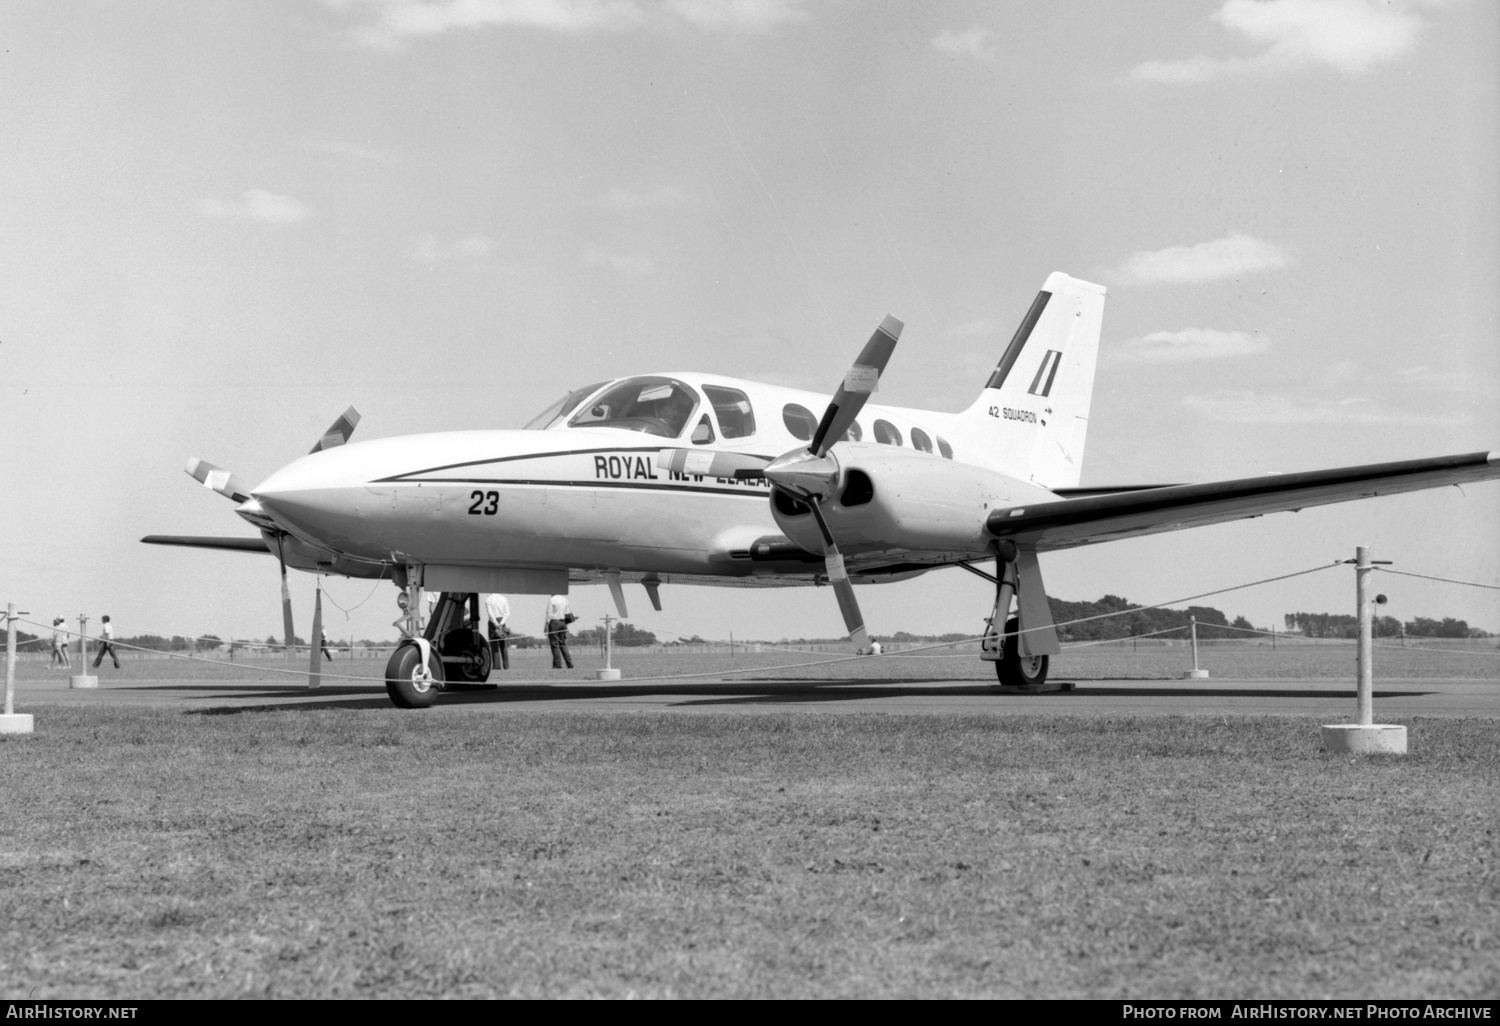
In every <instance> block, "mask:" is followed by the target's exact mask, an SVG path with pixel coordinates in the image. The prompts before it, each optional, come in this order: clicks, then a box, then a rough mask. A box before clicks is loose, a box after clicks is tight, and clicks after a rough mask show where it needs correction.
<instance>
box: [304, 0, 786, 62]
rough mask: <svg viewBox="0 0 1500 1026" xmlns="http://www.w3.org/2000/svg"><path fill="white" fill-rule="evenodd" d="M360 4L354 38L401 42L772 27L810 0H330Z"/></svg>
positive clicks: (389, 44) (343, 5) (341, 5)
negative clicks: (471, 33) (524, 32)
mask: <svg viewBox="0 0 1500 1026" xmlns="http://www.w3.org/2000/svg"><path fill="white" fill-rule="evenodd" d="M325 2H326V3H328V4H329V5H331V6H332V7H334V8H336V9H338V10H344V11H351V12H356V17H361V18H362V20H364V24H363V25H361V26H360V27H358V28H356V29H355V30H354V41H355V42H356V43H358V44H360V45H362V46H369V47H373V48H375V49H385V50H390V49H396V48H398V47H400V46H401V44H402V43H404V42H406V41H408V40H413V39H425V38H431V37H433V36H438V35H441V34H443V33H445V32H448V31H454V30H464V29H470V30H472V29H486V28H532V29H541V30H544V31H550V32H567V33H584V32H600V31H614V32H618V31H622V30H626V29H632V28H637V27H640V26H646V25H656V26H660V27H666V28H671V27H676V26H682V25H686V26H689V27H691V28H696V29H700V30H703V31H707V32H765V31H769V30H770V29H772V28H775V27H776V26H777V25H781V24H784V23H788V22H794V21H800V20H803V19H805V18H806V17H807V15H806V14H805V13H804V12H803V11H802V9H801V8H802V4H803V2H804V0H670V2H667V3H659V2H657V3H652V2H647V0H325Z"/></svg>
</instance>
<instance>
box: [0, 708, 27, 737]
mask: <svg viewBox="0 0 1500 1026" xmlns="http://www.w3.org/2000/svg"><path fill="white" fill-rule="evenodd" d="M33 726H34V724H33V723H32V720H31V713H11V714H10V715H9V716H7V715H5V714H4V713H0V734H30V733H31V731H32V727H33Z"/></svg>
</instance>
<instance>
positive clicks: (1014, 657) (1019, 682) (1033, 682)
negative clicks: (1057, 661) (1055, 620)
mask: <svg viewBox="0 0 1500 1026" xmlns="http://www.w3.org/2000/svg"><path fill="white" fill-rule="evenodd" d="M1020 627H1021V621H1020V620H1019V619H1017V618H1016V617H1014V616H1013V617H1011V618H1010V619H1009V620H1007V621H1006V622H1005V633H1006V634H1008V635H1010V637H1007V638H1005V639H1003V640H1002V641H1001V646H1002V647H1001V649H1000V658H999V659H998V660H996V661H995V676H996V677H998V678H999V679H1000V685H1001V686H1002V687H1011V688H1016V687H1037V686H1038V685H1041V684H1044V683H1046V681H1047V666H1048V664H1049V663H1050V662H1051V661H1052V660H1051V657H1050V656H1031V657H1030V658H1027V657H1025V656H1022V655H1021V645H1020V641H1021V638H1020V635H1018V634H1016V633H1015V632H1016V631H1017V630H1019V629H1020Z"/></svg>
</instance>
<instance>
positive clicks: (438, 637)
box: [385, 588, 495, 709]
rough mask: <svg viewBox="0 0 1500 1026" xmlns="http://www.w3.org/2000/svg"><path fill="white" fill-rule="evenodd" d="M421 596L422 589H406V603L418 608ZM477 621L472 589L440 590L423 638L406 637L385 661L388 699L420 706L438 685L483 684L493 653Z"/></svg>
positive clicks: (431, 699)
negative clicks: (463, 590) (459, 590)
mask: <svg viewBox="0 0 1500 1026" xmlns="http://www.w3.org/2000/svg"><path fill="white" fill-rule="evenodd" d="M421 596H422V592H421V589H419V588H409V589H407V600H408V601H407V606H408V607H409V608H410V609H418V608H420V606H421V603H422V597H421ZM466 614H467V615H466ZM482 622H483V621H482V620H481V619H480V615H479V596H478V595H477V594H475V593H473V592H457V591H445V592H442V593H441V594H440V595H439V597H438V602H437V605H436V606H435V607H434V608H433V610H432V616H431V617H430V618H429V619H428V622H427V629H426V630H425V631H423V632H422V641H423V642H425V644H422V643H419V642H418V641H417V639H416V638H414V637H407V638H406V639H404V640H403V641H402V642H401V644H400V645H399V646H397V648H396V651H394V652H392V653H391V658H390V659H389V660H388V661H387V662H386V664H385V690H386V694H388V695H390V696H391V702H392V703H393V704H394V705H396V706H397V707H398V708H401V709H425V708H427V707H428V706H430V705H432V703H434V702H436V701H437V698H438V695H439V694H440V693H441V692H443V691H456V690H459V689H462V688H479V687H485V686H486V684H487V682H488V681H489V679H490V669H491V658H492V657H491V653H490V645H489V642H488V641H487V640H485V636H484V634H483V633H481V631H480V629H479V627H480V624H481V623H482ZM488 686H489V687H495V685H493V684H489V685H488Z"/></svg>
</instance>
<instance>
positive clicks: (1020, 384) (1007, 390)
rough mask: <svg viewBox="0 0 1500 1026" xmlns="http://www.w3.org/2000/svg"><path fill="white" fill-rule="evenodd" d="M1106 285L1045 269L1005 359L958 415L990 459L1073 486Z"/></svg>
mask: <svg viewBox="0 0 1500 1026" xmlns="http://www.w3.org/2000/svg"><path fill="white" fill-rule="evenodd" d="M1103 319H1104V286H1102V285H1093V284H1090V283H1089V282H1086V281H1080V280H1078V279H1077V278H1070V277H1068V276H1067V275H1066V274H1063V273H1062V272H1061V271H1054V272H1053V273H1052V274H1050V275H1048V276H1047V283H1046V284H1045V285H1043V286H1042V291H1041V292H1038V293H1037V297H1036V299H1035V300H1034V301H1033V302H1032V304H1031V309H1029V310H1027V311H1026V316H1025V318H1023V319H1022V321H1021V326H1020V327H1019V328H1018V329H1016V334H1015V336H1014V337H1013V338H1012V339H1011V340H1010V345H1008V346H1006V347H1005V353H1004V355H1002V356H1001V357H1000V363H999V364H998V365H997V366H996V367H995V370H994V373H992V374H991V375H990V378H989V381H988V382H986V384H985V386H984V391H982V392H980V393H979V398H978V399H976V400H975V401H974V405H972V406H970V407H969V408H968V409H967V410H966V411H964V413H962V414H960V416H961V417H963V419H964V420H965V421H966V422H967V423H968V425H969V427H970V429H971V430H972V432H973V437H974V439H975V441H977V442H978V443H979V444H980V445H982V446H983V447H984V448H985V450H986V452H987V453H988V455H989V457H990V459H991V460H992V461H993V462H994V463H995V464H996V465H997V466H999V467H1001V468H1002V469H1004V470H1005V471H1006V472H1008V473H1011V474H1014V475H1016V476H1017V477H1022V478H1027V479H1029V480H1032V481H1034V482H1036V483H1037V484H1039V485H1042V486H1044V487H1047V488H1075V487H1077V486H1078V480H1079V477H1080V476H1081V475H1082V472H1083V443H1084V439H1085V437H1086V436H1087V433H1088V426H1089V404H1090V403H1091V402H1092V400H1093V395H1094V366H1095V364H1096V363H1097V362H1098V357H1099V329H1100V326H1101V324H1102V323H1103Z"/></svg>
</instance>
